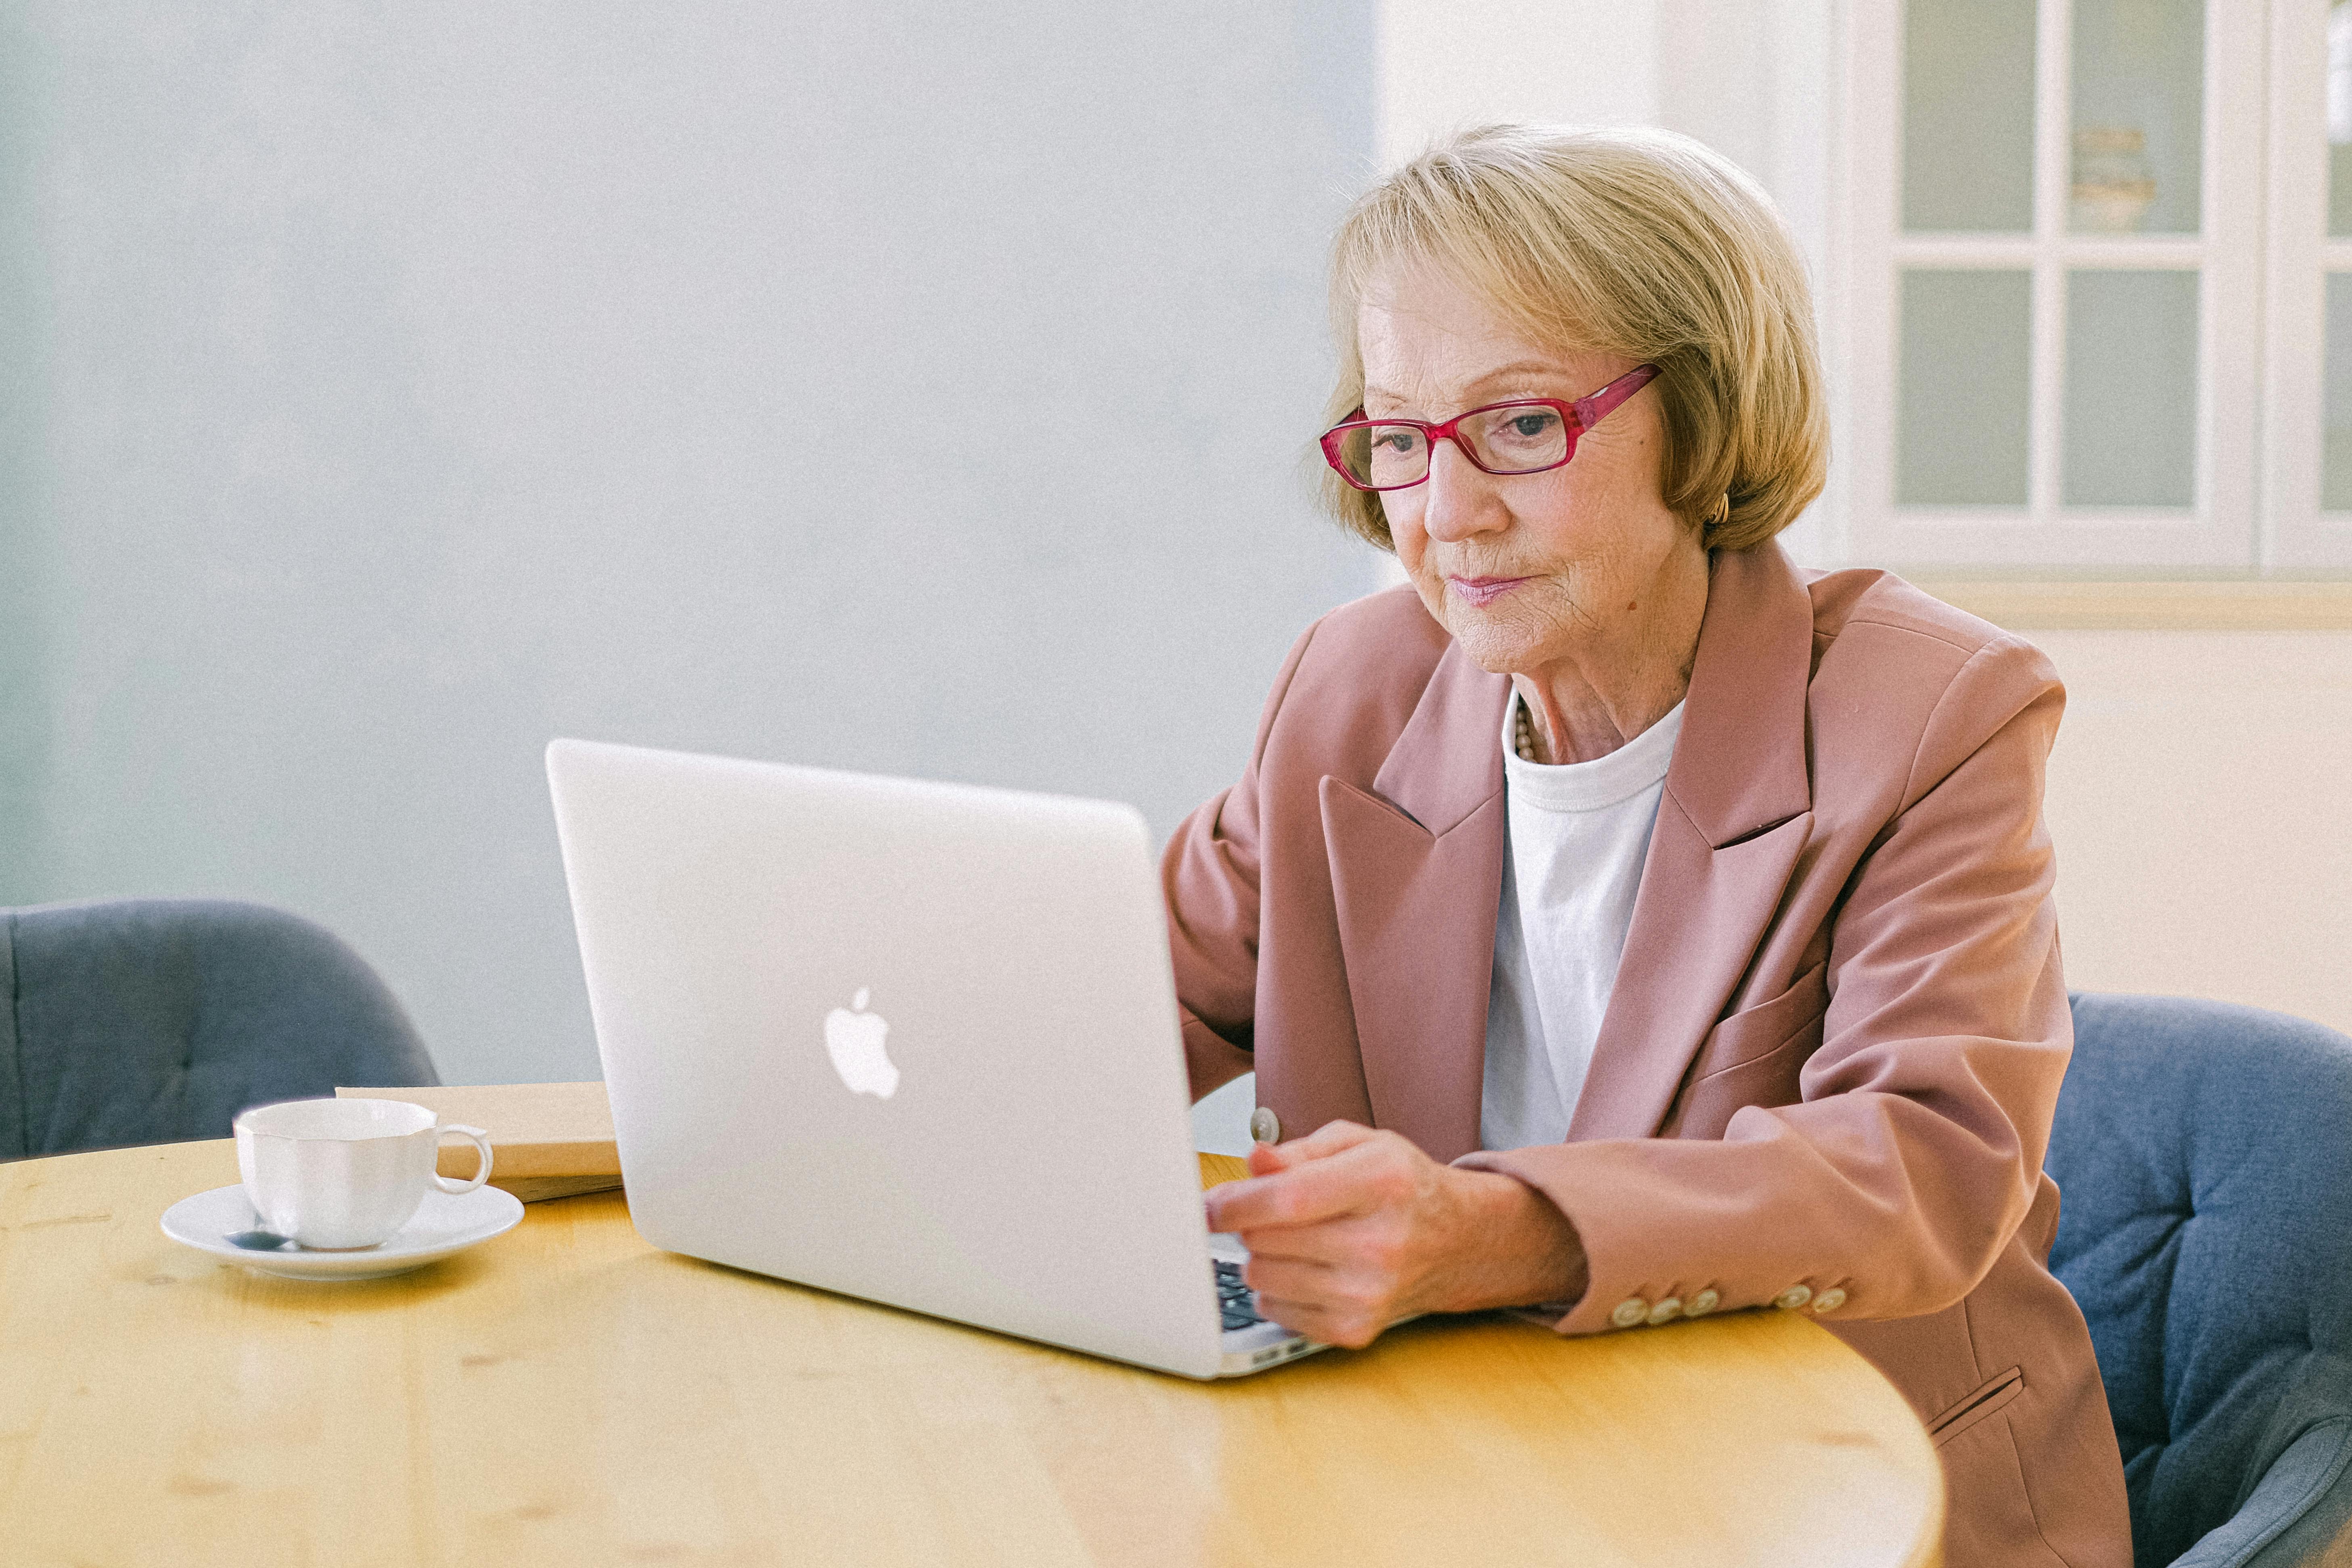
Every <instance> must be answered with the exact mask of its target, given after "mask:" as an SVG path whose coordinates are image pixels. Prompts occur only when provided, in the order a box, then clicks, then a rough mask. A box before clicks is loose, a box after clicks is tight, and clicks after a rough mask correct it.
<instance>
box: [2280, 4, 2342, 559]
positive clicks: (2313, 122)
mask: <svg viewBox="0 0 2352 1568" xmlns="http://www.w3.org/2000/svg"><path fill="white" fill-rule="evenodd" d="M2328 10H2329V5H2328V0H2275V3H2274V4H2273V6H2272V8H2271V26H2270V57H2271V58H2270V83H2271V86H2270V93H2269V98H2270V117H2269V131H2270V169H2269V179H2268V183H2267V188H2266V191H2265V193H2264V194H2265V196H2266V198H2267V200H2268V202H2269V205H2270V223H2269V225H2268V229H2269V237H2270V253H2269V262H2268V266H2267V268H2265V277H2264V282H2263V302H2264V309H2263V336H2264V338H2265V339H2266V340H2267V342H2268V344H2269V353H2268V355H2267V358H2266V361H2265V363H2264V365H2263V408H2264V409H2265V411H2266V413H2267V417H2266V418H2265V419H2264V421H2263V449H2262V458H2263V460H2262V469H2263V503H2262V517H2263V539H2262V561H2263V565H2264V566H2265V567H2266V568H2268V569H2269V570H2270V571H2271V572H2273V573H2275V574H2280V575H2301V574H2313V573H2332V572H2340V571H2341V570H2343V569H2344V568H2347V567H2352V512H2347V511H2335V512H2330V511H2323V510H2320V504H2319V500H2320V460H2321V457H2322V442H2323V441H2324V439H2325V429H2324V420H2325V417H2326V410H2325V408H2324V406H2323V398H2324V396H2325V393H2326V369H2327V366H2326V352H2327V326H2326V300H2327V275H2328V274H2329V273H2331V272H2352V238H2341V239H2331V238H2329V237H2327V140H2326V125H2327V83H2326V73H2325V72H2315V71H2314V70H2312V69H2311V62H2312V61H2313V60H2315V59H2321V60H2324V59H2326V58H2327V13H2328Z"/></svg>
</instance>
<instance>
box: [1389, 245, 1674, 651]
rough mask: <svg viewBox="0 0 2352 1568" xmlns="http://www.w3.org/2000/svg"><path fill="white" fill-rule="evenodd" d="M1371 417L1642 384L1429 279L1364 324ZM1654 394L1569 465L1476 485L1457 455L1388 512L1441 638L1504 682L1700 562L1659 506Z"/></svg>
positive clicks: (1413, 283) (1628, 611) (1450, 452)
mask: <svg viewBox="0 0 2352 1568" xmlns="http://www.w3.org/2000/svg"><path fill="white" fill-rule="evenodd" d="M1356 340H1357V346H1358V348H1359V350H1360V352H1361V353H1362V355H1363V362H1364V412H1365V413H1366V414H1367V415H1368V416H1370V417H1372V418H1376V419H1378V418H1386V417H1389V416H1402V417H1405V418H1408V419H1424V420H1429V421H1431V422H1433V423H1437V422H1443V421H1444V420H1448V419H1451V418H1453V417H1454V416H1455V415H1457V414H1460V413H1461V412H1463V411H1464V410H1465V409H1468V408H1475V407H1478V406H1480V405H1484V404H1489V403H1501V402H1505V401H1507V400H1508V399H1511V398H1515V397H1556V398H1559V399H1560V400H1561V401H1563V402H1574V401H1575V400H1576V399H1578V398H1580V397H1583V396H1586V395H1590V394H1591V393H1593V392H1597V391H1599V390H1600V389H1601V387H1603V386H1605V385H1607V384H1609V383H1610V382H1612V381H1614V380H1615V379H1616V378H1617V377H1619V376H1621V375H1623V374H1625V373H1626V372H1628V371H1630V370H1632V369H1633V368H1634V362H1633V361H1632V360H1627V359H1622V358H1619V357H1616V356H1614V355H1610V354H1602V353H1588V352H1582V351H1579V350H1575V349H1562V348H1557V347H1549V346H1546V345H1544V344H1542V343H1538V342H1532V341H1530V340H1529V339H1528V338H1526V337H1523V336H1522V335H1520V333H1519V331H1518V330H1517V328H1515V327H1514V326H1513V325H1512V324H1511V323H1510V322H1508V321H1506V320H1505V319H1504V317H1503V316H1502V315H1501V314H1500V313H1499V312H1498V311H1496V310H1495V309H1494V308H1493V307H1492V306H1490V305H1488V304H1487V303H1486V300H1483V299H1481V298H1480V297H1479V296H1478V295H1477V294H1476V293H1475V291H1473V290H1471V289H1466V288H1465V287H1463V286H1462V285H1461V284H1459V283H1456V282H1454V280H1453V279H1449V278H1447V277H1445V276H1444V274H1443V273H1441V272H1439V271H1437V270H1436V269H1435V268H1413V269H1411V270H1403V271H1399V272H1396V273H1393V274H1391V275H1388V276H1386V277H1384V278H1382V279H1380V280H1379V282H1378V283H1377V284H1376V286H1375V287H1374V288H1373V289H1370V290H1369V291H1368V292H1367V294H1366V297H1365V299H1364V301H1363V306H1362V309H1361V310H1360V311H1359V312H1358V315H1357V319H1356ZM1659 454H1660V429H1659V423H1658V394H1657V385H1656V384H1655V383H1654V382H1653V383H1652V384H1650V385H1649V386H1646V387H1644V388H1643V389H1642V390H1641V391H1640V392H1637V393H1635V394H1634V395H1633V397H1631V398H1630V399H1628V400H1627V401H1626V402H1624V403H1623V404H1621V405H1619V406H1618V407H1617V408H1616V409H1615V411H1614V412H1612V413H1611V414H1610V415H1609V416H1608V417H1607V418H1605V419H1602V420H1601V422H1600V423H1599V424H1597V425H1595V426H1593V427H1592V428H1591V429H1590V430H1588V431H1586V432H1584V434H1583V435H1582V436H1581V437H1579V438H1578V441H1577V447H1576V456H1575V457H1574V458H1571V459H1570V461H1569V462H1568V463H1567V464H1566V465H1564V466H1562V467H1560V468H1552V469H1549V470H1547V471H1545V472H1543V473H1538V474H1517V475H1510V476H1503V475H1496V474H1488V473H1485V472H1482V471H1481V470H1480V469H1479V468H1476V467H1475V465H1474V464H1472V463H1471V461H1470V460H1469V459H1468V458H1466V457H1465V456H1464V455H1463V454H1462V451H1461V449H1460V448H1459V447H1455V446H1454V443H1452V442H1450V441H1441V442H1439V443H1438V444H1437V448H1436V450H1435V451H1434V452H1433V453H1432V454H1431V458H1430V469H1429V479H1428V480H1427V482H1425V483H1423V484H1421V485H1418V486H1415V487H1414V488H1413V489H1404V490H1389V491H1386V492H1384V493H1383V494H1382V495H1381V504H1382V505H1383V506H1384V507H1386V509H1387V511H1388V520H1389V532H1390V536H1391V539H1392V540H1393V541H1394V542H1395V545H1396V553H1397V559H1398V561H1399V562H1401V563H1403V566H1404V569H1405V572H1406V574H1408V575H1409V576H1410V577H1411V578H1412V584H1413V586H1414V587H1415V588H1416V589H1417V590H1419V592H1420V594H1421V598H1422V602H1423V604H1425V605H1428V606H1429V613H1430V614H1431V615H1433V616H1436V617H1437V619H1438V622H1439V624H1441V625H1442V626H1444V627H1445V629H1446V630H1447V631H1449V632H1451V633H1453V634H1454V639H1455V640H1456V641H1458V642H1459V643H1461V645H1462V647H1463V650H1464V651H1465V652H1466V653H1467V654H1469V655H1470V656H1471V658H1475V659H1476V660H1477V661H1478V663H1479V665H1480V666H1481V667H1482V668H1486V669H1488V670H1491V671H1494V672H1496V673H1497V674H1511V673H1519V672H1532V671H1535V670H1538V669H1540V668H1543V667H1544V666H1547V665H1549V664H1552V663H1555V662H1557V661H1559V660H1560V659H1563V658H1573V657H1576V656H1578V655H1580V654H1581V653H1584V652H1586V651H1587V650H1590V649H1591V648H1593V647H1596V646H1599V645H1605V644H1606V643H1607V642H1608V640H1609V629H1610V626H1612V623H1617V624H1622V623H1623V622H1624V621H1626V620H1629V619H1633V618H1636V616H1637V612H1638V611H1639V610H1640V609H1642V608H1643V605H1644V603H1645V601H1648V602H1651V603H1654V602H1655V601H1656V599H1657V597H1658V596H1659V591H1660V589H1661V588H1662V585H1663V584H1665V583H1666V582H1667V581H1668V580H1669V579H1670V577H1671V575H1672V574H1674V573H1675V572H1676V571H1678V570H1682V571H1686V570H1687V569H1688V568H1689V565H1690V561H1689V559H1688V558H1689V557H1691V556H1693V555H1696V556H1698V557H1699V558H1700V560H1701V561H1702V562H1703V561H1704V555H1705V552H1704V551H1703V550H1702V549H1701V547H1700V545H1699V543H1698V541H1697V538H1696V535H1695V533H1694V532H1693V531H1692V530H1691V529H1690V528H1688V527H1686V526H1685V524H1684V523H1683V522H1682V521H1681V520H1680V519H1679V518H1677V517H1675V514H1674V513H1673V512H1671V511H1669V510H1666V505H1665V501H1664V499H1663V498H1662V497H1661V496H1660V495H1659V493H1658V467H1659V464H1658V459H1659Z"/></svg>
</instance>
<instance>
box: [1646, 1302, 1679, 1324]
mask: <svg viewBox="0 0 2352 1568" xmlns="http://www.w3.org/2000/svg"><path fill="white" fill-rule="evenodd" d="M1682 1315H1683V1301H1682V1298H1681V1297H1679V1296H1669V1297H1667V1298H1666V1299H1665V1300H1663V1301H1661V1302H1659V1303H1658V1304H1657V1305H1656V1306H1654V1307H1653V1308H1651V1309H1650V1316H1649V1320H1648V1321H1649V1324H1650V1327H1652V1328H1656V1327H1657V1326H1658V1325H1659V1324H1660V1323H1671V1322H1673V1321H1675V1319H1676V1318H1679V1317H1681V1316H1682Z"/></svg>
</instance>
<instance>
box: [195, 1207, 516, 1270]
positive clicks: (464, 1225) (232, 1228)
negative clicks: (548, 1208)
mask: <svg viewBox="0 0 2352 1568" xmlns="http://www.w3.org/2000/svg"><path fill="white" fill-rule="evenodd" d="M521 1219H522V1201H521V1200H520V1199H519V1198H517V1197H516V1196H515V1195H514V1194H512V1193H508V1192H501V1191H499V1189H498V1188H496V1187H476V1188H475V1189H474V1190H473V1191H472V1192H470V1193H467V1194H465V1195H464V1196H463V1197H455V1198H453V1197H451V1196H450V1195H449V1194H446V1193H444V1192H439V1191H436V1190H430V1189H428V1190H427V1191H426V1193H425V1201H424V1202H423V1203H421V1204H419V1205H417V1206H416V1214H415V1216H414V1217H413V1218H411V1219H410V1220H409V1222H408V1223H407V1224H406V1225H404V1226H401V1227H400V1228H399V1229H398V1230H396V1231H394V1232H393V1234H392V1237H391V1239H389V1240H387V1241H383V1242H380V1243H378V1244H377V1245H376V1246H374V1247H362V1248H360V1249H359V1250H357V1251H354V1252H306V1251H304V1250H303V1249H301V1248H300V1247H291V1246H289V1247H285V1248H283V1249H282V1250H278V1251H274V1252H256V1251H253V1250H251V1249H250V1248H247V1247H239V1246H237V1245H236V1244H235V1243H234V1242H231V1241H230V1240H229V1239H228V1238H229V1237H232V1236H235V1235H236V1234H237V1233H238V1232H239V1231H247V1230H251V1229H253V1228H254V1226H256V1224H257V1223H258V1222H257V1221H256V1219H255V1218H254V1214H253V1205H252V1204H250V1203H249V1202H247V1200H246V1195H245V1187H244V1185H243V1184H237V1185H236V1186H228V1187H215V1188H214V1189H213V1190H212V1191H211V1192H208V1193H198V1194H196V1195H195V1196H194V1197H192V1198H182V1199H181V1200H180V1201H179V1202H178V1203H175V1204H173V1205H172V1206H171V1207H170V1208H167V1209H165V1210H164V1211H163V1234H164V1235H165V1236H168V1237H171V1238H172V1239H173V1241H176V1242H178V1243H180V1244H181V1245H182V1246H184V1247H194V1248H195V1249H196V1250H197V1251H198V1252H209V1253H211V1254H212V1255H213V1256H214V1257H215V1258H227V1259H228V1260H229V1261H230V1262H232V1263H242V1264H244V1265H245V1266H246V1267H247V1268H253V1269H258V1270H259V1271H260V1272H262V1273H264V1274H275V1275H278V1276H279V1277H280V1278H282V1279H383V1278H384V1277H385V1276H386V1275H390V1274H405V1273H407V1272H408V1271H409V1270H410V1269H412V1268H424V1267H425V1265H426V1264H428V1263H438V1262H439V1261H440V1260H441V1259H442V1258H446V1257H448V1256H449V1255H450V1254H451V1253H453V1252H463V1251H464V1250H465V1249H466V1248H467V1247H471V1246H473V1245H474V1244H475V1243H477V1242H481V1241H488V1240H489V1239H490V1237H494V1236H503V1235H505V1234H506V1233H507V1232H508V1231H510V1230H512V1229H513V1228H514V1227H515V1226H516V1225H518V1224H519V1223H520V1221H521Z"/></svg>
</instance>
